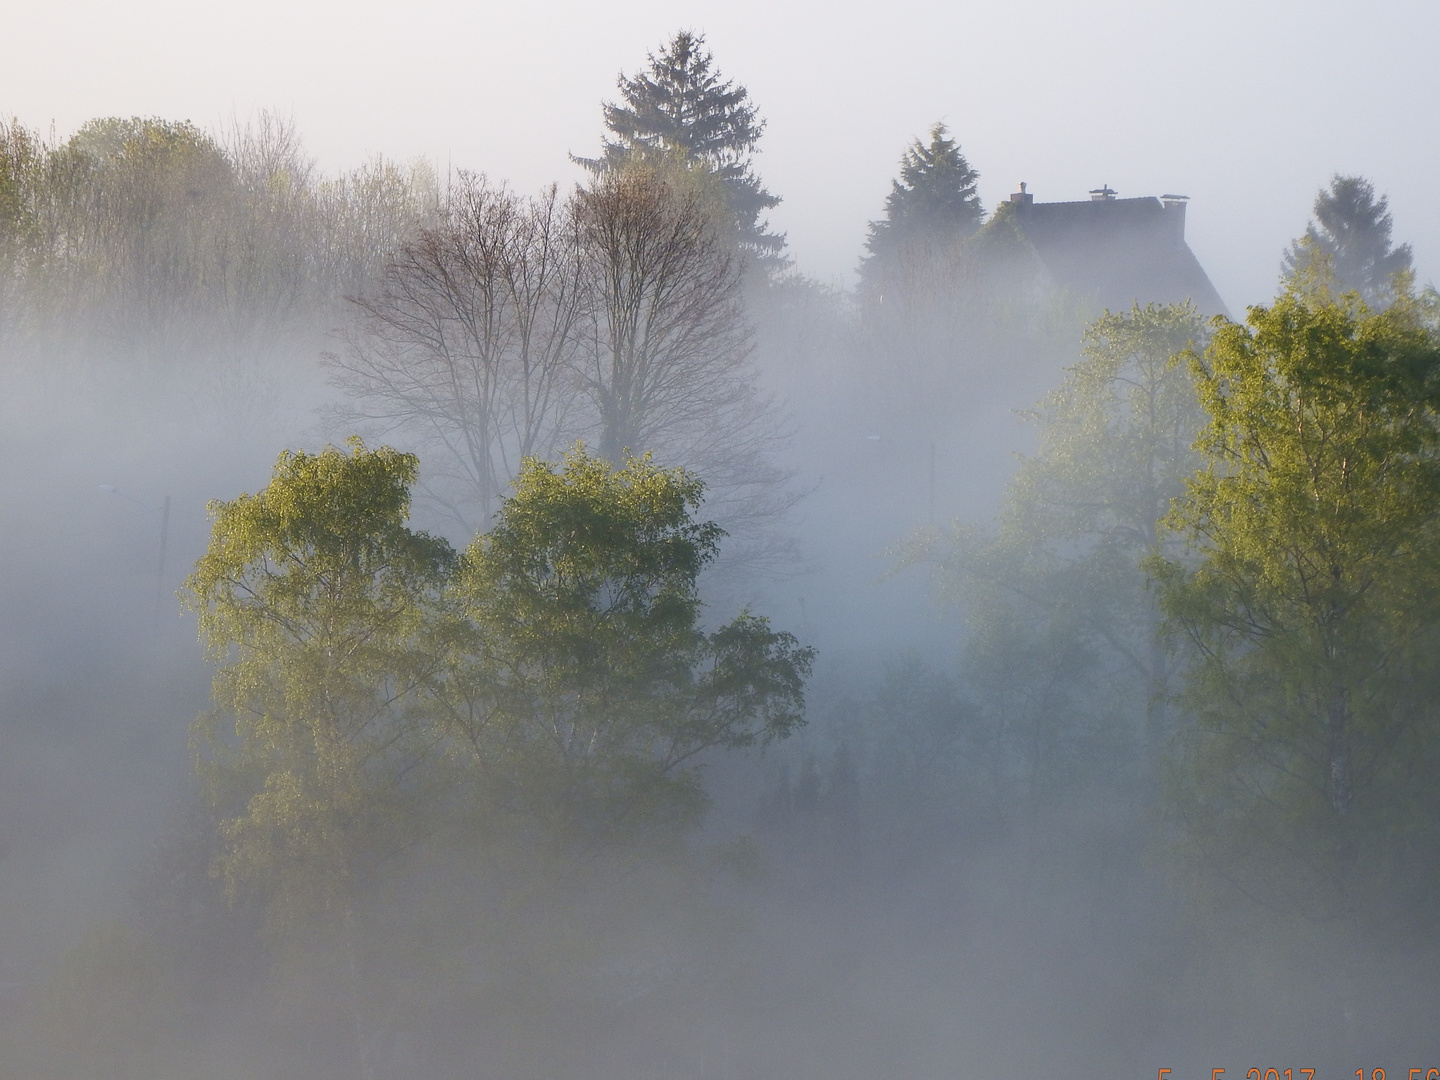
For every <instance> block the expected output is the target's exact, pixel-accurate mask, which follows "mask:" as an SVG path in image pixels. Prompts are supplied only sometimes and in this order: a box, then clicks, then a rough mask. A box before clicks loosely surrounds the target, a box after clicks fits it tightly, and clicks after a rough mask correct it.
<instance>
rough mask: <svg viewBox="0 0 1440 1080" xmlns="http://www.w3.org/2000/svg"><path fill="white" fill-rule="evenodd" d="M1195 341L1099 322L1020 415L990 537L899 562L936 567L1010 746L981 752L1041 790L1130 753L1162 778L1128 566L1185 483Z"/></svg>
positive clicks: (1151, 627)
mask: <svg viewBox="0 0 1440 1080" xmlns="http://www.w3.org/2000/svg"><path fill="white" fill-rule="evenodd" d="M1204 337H1205V326H1204V323H1203V321H1202V320H1201V318H1200V316H1199V315H1198V314H1197V313H1196V311H1195V310H1194V309H1193V308H1192V307H1190V306H1188V305H1172V306H1159V305H1150V306H1147V307H1145V308H1140V307H1136V308H1134V309H1133V310H1132V311H1130V312H1128V313H1125V314H1106V315H1105V316H1103V317H1102V318H1100V319H1099V320H1097V321H1096V322H1095V323H1094V324H1093V325H1092V326H1091V327H1090V328H1089V329H1088V330H1087V331H1086V333H1085V338H1084V353H1083V357H1082V359H1081V360H1080V362H1079V363H1077V364H1076V365H1074V366H1073V367H1071V368H1070V369H1069V371H1068V372H1067V375H1066V378H1065V381H1064V382H1063V383H1062V384H1061V386H1060V387H1059V389H1057V390H1056V391H1055V392H1054V393H1052V394H1051V395H1050V396H1049V397H1048V398H1046V399H1045V401H1044V402H1043V403H1042V404H1041V406H1040V408H1039V409H1038V410H1037V411H1036V412H1034V413H1032V414H1031V415H1032V418H1033V419H1035V420H1037V421H1038V422H1039V423H1040V424H1041V425H1042V427H1041V435H1040V448H1039V451H1038V452H1037V453H1036V454H1035V455H1034V456H1033V457H1028V458H1026V459H1024V461H1022V463H1021V465H1020V468H1019V471H1018V472H1017V474H1016V477H1015V479H1014V481H1012V483H1011V485H1010V488H1009V490H1008V492H1007V494H1006V500H1005V504H1004V508H1003V510H1002V513H1001V517H1000V527H999V530H998V532H997V533H996V534H995V535H993V536H986V535H984V534H982V533H980V532H978V531H976V530H973V529H968V528H959V529H957V530H956V532H955V533H953V534H952V535H951V537H950V538H949V539H948V541H945V542H942V543H941V545H940V546H939V547H938V548H937V547H936V546H935V545H936V544H937V541H938V538H936V537H933V536H931V537H928V538H925V539H922V540H921V541H920V542H919V543H918V544H917V546H916V547H915V548H913V549H912V550H911V552H910V556H909V557H910V558H911V559H915V560H919V559H924V558H928V559H937V560H938V566H937V568H938V572H939V575H940V580H941V583H942V586H943V589H944V591H945V594H946V595H947V596H949V597H950V598H951V599H953V600H955V601H958V602H960V603H962V604H963V605H965V607H966V608H967V609H968V612H969V615H970V619H971V623H972V627H973V634H972V636H971V638H970V640H969V642H968V644H967V647H966V660H965V664H966V667H967V669H968V670H969V673H970V676H971V682H972V685H981V686H984V687H985V694H984V698H985V700H986V701H987V702H988V703H989V708H990V709H991V710H992V712H993V714H994V715H993V717H992V726H993V727H994V729H995V731H996V733H997V734H996V738H997V739H998V740H999V743H1001V744H1008V745H998V746H996V747H995V748H994V749H992V751H991V752H990V753H991V757H992V759H993V760H995V761H997V762H1002V763H1003V762H1005V761H1007V760H1008V761H1010V762H1012V764H1011V765H1007V766H1005V767H1006V768H1009V769H1012V770H1013V768H1014V767H1015V765H1014V764H1013V763H1014V762H1015V761H1017V760H1020V761H1022V762H1023V765H1022V766H1021V767H1022V768H1023V769H1024V770H1025V771H1026V772H1028V773H1029V774H1030V775H1031V776H1032V777H1039V776H1042V775H1043V774H1045V773H1047V772H1049V770H1050V769H1051V768H1052V767H1054V768H1062V769H1066V770H1069V769H1071V768H1073V765H1074V763H1075V761H1076V760H1077V759H1076V754H1077V753H1082V752H1083V753H1084V754H1091V753H1094V754H1099V753H1101V752H1102V751H1104V752H1109V753H1112V754H1113V755H1114V760H1115V761H1125V760H1134V759H1135V757H1136V756H1137V755H1136V754H1135V750H1136V749H1137V748H1138V749H1139V751H1140V754H1139V755H1138V757H1139V759H1140V760H1139V764H1140V768H1141V775H1142V776H1143V777H1144V778H1145V779H1146V780H1147V782H1152V783H1153V781H1154V779H1155V777H1156V776H1157V774H1158V772H1159V762H1160V758H1161V750H1162V748H1163V746H1164V744H1165V741H1166V739H1167V738H1168V735H1169V727H1170V725H1169V721H1168V718H1167V716H1166V712H1165V701H1166V697H1167V694H1168V683H1169V679H1170V674H1171V673H1170V660H1169V657H1168V655H1167V653H1166V651H1165V649H1164V648H1163V647H1162V643H1161V640H1160V636H1159V633H1158V631H1159V624H1160V615H1159V612H1158V610H1157V609H1156V606H1155V602H1154V598H1153V596H1152V595H1151V593H1150V592H1149V590H1148V589H1147V588H1146V579H1145V573H1144V571H1143V570H1142V569H1141V564H1142V562H1143V561H1144V560H1145V559H1147V558H1150V557H1154V556H1155V555H1157V554H1159V553H1161V552H1163V551H1165V550H1166V549H1167V537H1166V535H1165V533H1164V530H1163V529H1162V528H1161V527H1160V526H1159V524H1158V522H1159V520H1160V519H1161V518H1162V517H1163V516H1164V515H1165V513H1166V511H1167V510H1168V508H1169V504H1170V500H1171V499H1172V498H1174V497H1175V496H1177V495H1179V494H1181V492H1182V491H1183V487H1184V481H1185V479H1186V477H1188V476H1189V475H1190V474H1191V472H1192V471H1193V469H1194V465H1195V460H1196V459H1195V455H1194V453H1193V451H1192V450H1191V448H1190V444H1191V443H1192V442H1193V440H1194V438H1195V434H1196V432H1197V431H1198V430H1199V427H1200V423H1201V414H1200V411H1199V406H1198V403H1197V401H1196V397H1195V392H1194V388H1193V386H1192V385H1191V380H1190V378H1189V374H1188V372H1187V371H1186V370H1185V367H1184V365H1183V363H1182V362H1181V360H1180V354H1182V353H1184V352H1185V350H1186V349H1188V348H1189V347H1190V346H1191V345H1192V344H1193V343H1195V342H1197V341H1202V340H1203V339H1204ZM1087 718H1088V720H1087ZM1087 722H1088V723H1089V725H1090V731H1089V733H1088V734H1087V733H1086V724H1087ZM1087 743H1088V746H1089V748H1088V749H1086V744H1087ZM1107 748H1108V750H1107ZM1047 762H1049V764H1047ZM1112 764H1113V763H1112ZM1132 775H1133V774H1132Z"/></svg>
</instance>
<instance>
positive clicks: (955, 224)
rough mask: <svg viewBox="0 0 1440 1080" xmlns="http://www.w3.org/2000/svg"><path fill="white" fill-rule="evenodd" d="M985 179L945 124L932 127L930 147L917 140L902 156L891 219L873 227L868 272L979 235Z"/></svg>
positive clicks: (888, 201) (888, 204)
mask: <svg viewBox="0 0 1440 1080" xmlns="http://www.w3.org/2000/svg"><path fill="white" fill-rule="evenodd" d="M979 180H980V174H979V173H978V172H976V171H975V170H974V169H973V168H971V167H970V163H969V162H968V161H966V160H965V155H964V154H962V153H961V152H960V144H959V143H958V142H956V141H955V140H954V139H952V138H950V136H949V132H948V129H947V128H946V127H945V125H944V124H942V123H937V124H936V125H935V126H934V127H932V128H931V129H930V142H929V143H928V144H926V143H922V142H921V141H920V140H919V139H916V140H915V141H914V143H912V144H911V146H910V148H909V149H907V150H906V151H905V153H904V155H902V156H901V158H900V178H899V179H898V180H893V181H891V184H890V194H889V195H888V196H886V198H885V216H884V217H883V218H881V219H880V220H879V221H872V222H871V223H870V236H869V238H868V239H867V240H866V241H865V249H866V251H868V252H869V257H868V258H867V259H866V261H865V263H864V264H863V269H865V270H866V271H867V272H869V273H874V272H875V265H874V264H876V263H877V262H878V263H881V264H883V263H885V262H887V261H892V260H895V259H903V258H904V257H905V255H906V251H907V249H908V248H911V247H914V246H917V245H928V246H930V247H937V248H938V247H945V246H947V245H949V244H952V243H954V242H955V241H956V240H958V239H961V238H963V237H966V236H969V235H971V234H972V233H974V232H975V230H976V229H978V228H979V227H980V224H981V222H982V221H983V220H984V218H985V209H984V207H983V206H982V205H981V204H980V194H979V192H978V191H977V190H976V187H975V185H976V184H977V183H978V182H979Z"/></svg>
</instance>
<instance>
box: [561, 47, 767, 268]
mask: <svg viewBox="0 0 1440 1080" xmlns="http://www.w3.org/2000/svg"><path fill="white" fill-rule="evenodd" d="M704 46H705V36H704V35H703V34H695V33H692V32H690V31H688V30H681V31H680V32H678V33H677V34H676V35H675V36H674V37H673V38H672V39H671V40H670V42H669V43H668V44H667V45H666V46H665V47H664V48H663V49H662V50H661V51H660V53H659V55H656V54H654V53H651V54H650V57H649V60H650V63H649V68H648V70H646V71H642V72H640V73H639V74H637V75H634V76H626V75H624V74H622V75H621V76H620V77H619V79H618V80H617V85H618V87H619V89H620V96H621V101H620V102H618V103H616V102H606V103H605V105H604V112H605V128H606V130H607V131H608V132H609V134H608V135H606V136H605V138H604V140H603V143H602V151H601V154H600V156H599V157H598V158H579V157H577V158H575V159H574V160H575V161H577V162H578V163H579V164H581V165H583V166H585V168H587V169H589V170H590V171H591V172H593V173H597V174H598V173H601V172H605V171H608V170H611V169H616V168H620V167H623V166H624V165H626V164H630V163H633V162H636V161H646V162H650V163H652V164H653V163H655V162H656V161H657V159H661V160H671V161H678V162H679V163H680V164H682V165H686V166H699V167H700V168H703V169H704V170H706V171H708V172H710V173H711V174H713V175H714V176H715V177H716V178H717V179H718V180H719V181H720V184H721V186H722V188H723V190H724V192H725V198H726V202H727V204H728V207H729V210H730V212H731V213H732V214H733V215H734V217H735V228H736V230H737V232H738V234H739V240H740V246H741V248H742V249H746V250H749V251H751V252H753V253H754V254H755V255H757V256H758V257H760V258H761V259H766V260H771V261H773V260H776V259H778V258H779V256H780V253H781V251H782V250H783V249H784V246H785V238H784V236H783V235H780V234H777V233H772V232H769V231H768V223H767V222H765V221H763V220H762V219H761V215H762V214H763V213H764V212H765V211H766V210H769V209H772V208H773V207H775V206H778V205H779V203H780V199H779V197H778V196H775V195H772V194H770V192H768V191H766V190H765V188H764V187H763V186H762V185H761V183H760V178H759V177H757V176H756V175H755V173H754V170H753V167H752V163H751V155H752V154H753V153H754V152H755V149H756V146H757V145H758V144H759V141H760V135H761V134H762V133H763V132H764V130H765V122H764V121H763V120H762V119H761V118H760V114H759V110H758V109H757V108H756V107H755V105H754V104H753V103H751V101H750V94H749V91H747V90H746V89H745V87H743V86H739V85H737V84H736V83H735V82H734V81H733V80H726V79H722V77H721V74H720V72H719V71H718V70H717V69H716V68H715V67H714V54H712V53H711V52H710V51H709V50H708V49H706V48H705V47H704Z"/></svg>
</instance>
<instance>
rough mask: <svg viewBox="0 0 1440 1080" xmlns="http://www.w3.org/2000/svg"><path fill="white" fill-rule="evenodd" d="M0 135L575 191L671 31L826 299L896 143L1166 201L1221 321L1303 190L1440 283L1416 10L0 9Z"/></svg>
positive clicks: (420, 0) (425, 0) (928, 2)
mask: <svg viewBox="0 0 1440 1080" xmlns="http://www.w3.org/2000/svg"><path fill="white" fill-rule="evenodd" d="M0 25H3V26H4V27H5V33H4V35H3V38H4V40H3V43H0V114H4V115H9V116H13V117H15V118H17V119H18V120H20V121H21V122H22V123H24V124H26V125H27V126H30V127H35V128H42V129H46V130H48V129H49V128H50V127H51V125H52V124H53V125H54V129H55V131H56V133H57V134H59V135H61V136H62V137H63V136H64V135H67V134H68V133H69V132H71V131H73V130H74V129H75V128H76V127H78V126H79V125H80V124H82V123H83V122H84V121H86V120H87V119H90V118H93V117H97V116H114V115H120V116H130V115H136V116H160V117H164V118H167V119H177V120H178V119H188V120H192V121H194V122H195V123H197V124H199V125H201V126H204V127H211V128H214V127H218V126H219V125H221V124H223V123H226V122H229V121H231V120H232V119H234V118H237V117H238V118H240V119H242V120H243V119H244V118H245V117H247V116H249V115H252V114H253V113H254V112H255V111H256V110H258V109H274V110H278V111H280V112H281V113H284V114H287V115H289V116H290V117H292V118H293V120H294V121H295V123H296V124H297V125H298V127H299V129H300V131H301V133H302V135H303V137H304V139H305V143H306V145H307V147H308V148H309V150H310V152H311V153H312V154H313V155H314V156H315V157H316V158H317V159H318V161H319V164H320V165H321V167H322V168H323V169H325V170H327V171H335V170H339V169H344V168H349V167H351V166H353V165H356V164H358V163H359V162H361V161H362V160H364V159H365V158H367V157H369V156H371V155H373V154H376V153H383V154H385V155H387V156H390V157H395V158H400V159H410V158H414V157H425V158H428V159H429V160H431V161H432V162H433V163H435V164H436V166H437V167H438V168H439V170H440V171H441V172H442V173H443V172H444V171H445V170H446V169H447V168H468V169H475V170H479V171H483V172H485V173H487V174H489V175H490V176H491V177H492V178H494V179H505V180H508V181H510V182H511V183H512V184H513V185H514V186H516V187H518V188H520V189H522V190H528V189H535V188H538V187H540V186H541V185H543V184H545V183H547V182H549V181H552V180H558V181H560V182H562V183H563V184H569V183H572V182H574V181H575V180H577V179H578V178H579V171H578V169H577V168H576V167H575V166H574V165H572V164H571V163H570V161H569V160H568V157H567V155H568V154H569V153H577V154H591V153H593V152H594V151H595V149H596V148H597V146H598V143H599V138H600V133H601V123H600V103H601V101H602V100H604V99H613V98H614V97H615V80H616V77H617V75H618V74H619V73H621V72H622V71H623V72H627V73H629V72H634V71H636V70H637V69H638V68H640V67H641V66H642V65H643V64H644V63H645V60H646V54H647V53H648V52H650V51H654V50H657V49H658V48H659V47H660V46H661V45H662V44H663V43H664V42H665V41H666V40H667V39H668V38H669V37H670V36H671V35H673V33H674V32H675V31H676V30H677V29H681V28H685V29H691V30H695V31H698V32H701V33H703V34H705V35H706V39H707V41H708V43H709V45H710V47H711V49H712V50H713V51H714V53H715V60H716V65H717V66H718V67H719V69H720V70H721V72H722V73H723V74H724V75H726V76H727V77H730V78H733V79H735V80H736V81H738V82H740V83H742V84H743V85H744V86H746V87H747V88H748V89H749V91H750V94H751V97H752V99H753V100H754V102H755V103H756V104H757V105H758V106H759V109H760V112H761V115H762V116H763V117H764V118H765V120H766V122H767V127H766V131H765V135H764V138H763V140H762V144H761V154H760V156H759V157H758V159H757V169H758V172H759V173H760V175H761V177H762V178H763V180H764V181H765V183H766V185H767V186H768V187H769V188H770V190H771V191H773V192H774V193H776V194H778V195H780V196H781V197H782V198H783V199H784V202H783V203H782V204H781V206H780V207H778V208H777V209H776V210H775V211H774V213H773V215H772V218H771V224H772V226H773V227H775V228H778V229H780V230H782V231H784V232H785V233H787V235H788V237H789V241H790V248H791V253H792V255H793V257H794V259H795V261H796V265H797V267H798V268H799V270H801V271H802V272H804V273H807V274H810V275H812V276H814V277H817V278H820V279H822V280H824V281H827V282H834V283H838V284H842V285H843V284H846V283H848V282H849V281H850V280H851V279H852V275H853V271H854V267H855V264H856V262H857V260H858V258H859V255H860V252H861V249H862V245H863V243H864V237H865V226H866V222H867V221H869V220H870V219H872V218H874V217H877V216H878V215H879V214H880V211H881V207H882V204H883V202H884V197H885V193H886V191H887V190H888V187H889V182H890V180H891V178H892V177H893V176H894V175H895V173H896V171H897V162H898V159H899V157H900V155H901V153H902V152H903V151H904V150H905V148H906V145H907V143H908V142H909V140H910V139H912V138H914V137H917V136H921V135H923V134H924V133H925V132H926V131H927V129H928V128H929V126H930V125H931V124H932V123H934V122H935V121H936V120H943V121H945V122H946V123H947V124H948V125H949V126H950V128H951V130H952V132H953V133H954V134H955V136H956V137H957V138H958V139H959V141H960V144H961V148H962V150H963V151H964V153H965V154H966V156H967V157H968V158H969V160H970V162H971V164H972V165H973V166H975V167H976V168H977V169H978V170H979V171H980V174H981V181H980V190H981V195H982V197H983V199H984V201H985V203H986V204H987V206H993V205H994V204H996V203H998V202H1000V201H1002V200H1003V199H1004V198H1005V196H1006V194H1007V193H1009V192H1010V191H1013V190H1015V188H1016V185H1017V183H1018V182H1019V181H1021V180H1024V181H1026V182H1027V183H1028V185H1029V190H1030V191H1031V192H1032V193H1033V194H1034V195H1035V197H1036V199H1037V200H1038V201H1041V202H1048V201H1058V200H1064V199H1077V198H1078V199H1083V198H1085V197H1086V192H1087V191H1088V190H1089V189H1091V188H1094V187H1098V186H1100V185H1101V184H1102V183H1103V184H1109V186H1110V187H1112V188H1114V189H1116V190H1117V191H1118V192H1119V194H1120V196H1121V197H1122V198H1124V197H1128V196H1138V195H1160V194H1167V193H1174V194H1183V195H1189V196H1190V198H1191V202H1190V207H1189V211H1188V219H1189V220H1188V236H1189V240H1190V243H1191V246H1192V247H1193V248H1194V250H1195V252H1196V254H1197V255H1198V256H1199V258H1200V261H1201V263H1202V264H1203V265H1204V266H1205V267H1206V269H1207V270H1208V271H1209V273H1210V276H1211V278H1212V279H1213V280H1214V282H1215V285H1216V287H1217V288H1218V289H1219V291H1220V294H1221V296H1222V297H1223V298H1224V299H1225V301H1226V302H1227V304H1228V305H1229V306H1230V308H1231V310H1232V311H1235V312H1240V311H1242V310H1243V308H1244V306H1245V305H1246V304H1250V303H1258V302H1262V301H1263V300H1265V299H1266V298H1267V297H1269V296H1270V295H1272V293H1273V291H1274V285H1275V281H1276V277H1277V275H1278V272H1279V263H1280V258H1281V255H1282V253H1283V251H1284V248H1285V246H1286V245H1287V243H1288V242H1289V241H1290V240H1291V239H1293V238H1294V237H1295V236H1297V235H1299V234H1300V233H1301V232H1303V230H1304V227H1305V223H1306V220H1307V219H1308V217H1309V214H1310V206H1311V203H1312V202H1313V199H1314V196H1315V192H1316V191H1317V189H1319V188H1320V187H1322V186H1323V185H1325V184H1326V183H1327V182H1328V180H1329V178H1330V176H1331V175H1332V174H1334V173H1336V172H1340V173H1359V174H1362V175H1364V176H1366V177H1368V178H1370V179H1371V180H1372V181H1373V182H1374V184H1375V185H1376V188H1377V190H1378V191H1380V192H1381V193H1384V194H1386V195H1388V196H1389V199H1390V208H1391V210H1392V212H1393V213H1394V216H1395V235H1396V238H1397V240H1406V241H1409V242H1411V243H1412V244H1413V245H1414V248H1415V256H1416V266H1417V269H1418V271H1419V274H1420V277H1421V280H1422V282H1423V281H1428V280H1430V279H1431V278H1432V277H1436V276H1440V207H1437V201H1436V197H1435V194H1434V189H1433V188H1432V183H1433V181H1434V177H1435V174H1436V171H1437V170H1436V165H1437V157H1440V154H1437V138H1440V92H1437V91H1440V64H1437V63H1436V61H1435V56H1434V54H1435V42H1436V41H1437V40H1440V4H1437V3H1435V2H1434V0H1372V2H1371V3H1369V4H1366V5H1360V4H1356V3H1354V2H1353V0H1350V2H1345V3H1340V2H1337V0H1306V2H1304V3H1300V2H1291V0H1248V2H1245V0H1206V2H1204V3H1200V2H1194V0H1192V2H1189V3H1177V2H1169V0H1148V2H1145V3H1140V2H1136V0H1090V2H1069V3H1056V2H1051V0H1044V2H1032V3H1023V2H1016V3H998V2H995V0H987V2H986V3H983V4H982V3H974V2H956V0H947V2H936V0H888V2H886V3H883V4H882V3H872V4H867V5H858V4H856V5H847V4H843V3H835V2H833V0H832V2H829V3H820V2H817V0H805V2H796V0H765V2H761V0H730V2H726V3H717V2H710V0H706V2H696V3H690V4H681V3H676V2H675V0H668V2H660V0H630V2H628V3H626V4H625V5H623V7H622V6H620V5H613V4H611V5H605V4H596V3H594V2H593V0H589V2H579V0H564V2H554V0H552V2H548V3H537V2H532V3H529V4H525V5H520V4H509V5H502V4H498V3H492V2H489V0H472V2H469V3H458V2H454V0H409V2H407V3H404V4H398V3H389V4H381V3H375V2H371V0H347V2H345V3H340V2H337V0H323V2H317V0H284V2H280V0H245V2H239V3H237V2H234V0H231V2H229V3H225V4H218V3H210V2H201V0H185V2H183V3H182V2H179V0H128V2H127V3H125V4H117V3H115V2H114V0H103V2H96V0H48V2H47V3H43V4H42V3H37V2H34V0H0Z"/></svg>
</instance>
